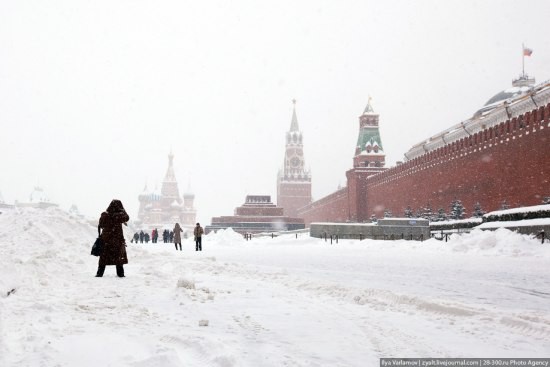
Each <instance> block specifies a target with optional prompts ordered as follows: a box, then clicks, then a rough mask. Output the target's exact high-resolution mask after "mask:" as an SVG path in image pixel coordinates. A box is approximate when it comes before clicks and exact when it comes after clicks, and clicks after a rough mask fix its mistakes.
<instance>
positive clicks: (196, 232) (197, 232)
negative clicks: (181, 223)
mask: <svg viewBox="0 0 550 367" xmlns="http://www.w3.org/2000/svg"><path fill="white" fill-rule="evenodd" d="M203 233H204V229H202V227H201V226H196V227H195V229H194V230H193V234H194V235H195V237H202V235H203Z"/></svg>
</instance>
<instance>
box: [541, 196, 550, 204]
mask: <svg viewBox="0 0 550 367" xmlns="http://www.w3.org/2000/svg"><path fill="white" fill-rule="evenodd" d="M542 203H543V204H550V196H545V197H544V198H543V199H542Z"/></svg>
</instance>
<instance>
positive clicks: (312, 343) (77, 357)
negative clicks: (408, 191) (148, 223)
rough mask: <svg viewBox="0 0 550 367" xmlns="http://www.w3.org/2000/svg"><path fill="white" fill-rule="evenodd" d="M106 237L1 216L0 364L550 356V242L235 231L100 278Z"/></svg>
mask: <svg viewBox="0 0 550 367" xmlns="http://www.w3.org/2000/svg"><path fill="white" fill-rule="evenodd" d="M96 236H97V228H96V227H94V225H93V223H88V222H86V221H84V220H82V219H79V218H78V217H76V216H71V215H70V214H68V213H66V212H64V211H62V210H61V209H58V208H49V209H32V208H26V209H17V210H13V211H10V212H6V213H3V214H2V215H1V216H0V366H7V367H11V366H34V365H44V366H83V367H86V366H90V367H91V366H98V365H112V366H129V367H130V366H131V367H136V366H159V367H160V366H163V367H176V366H182V365H186V366H205V365H209V366H210V365H211V366H222V367H233V366H283V365H289V366H310V365H318V366H325V365H340V366H365V365H378V364H379V358H381V357H403V356H430V357H459V356H460V357H486V356H488V355H489V356H491V355H493V356H494V355H497V356H499V357H521V356H523V357H531V358H533V357H545V356H546V355H547V353H548V350H550V342H549V340H550V311H549V310H548V300H549V299H550V289H549V288H548V274H547V273H548V270H547V269H548V260H549V257H550V255H549V254H550V245H541V244H540V241H538V240H535V239H533V238H531V237H529V236H524V235H519V234H516V233H513V232H510V231H507V230H497V231H494V232H483V231H473V232H471V233H470V234H465V235H460V236H459V235H453V236H452V237H451V239H450V241H449V242H447V243H446V242H442V241H437V240H435V239H430V240H428V241H424V242H418V241H403V240H399V241H373V240H365V241H357V240H340V241H339V244H335V243H333V245H330V242H325V241H324V240H322V239H316V238H311V237H309V236H307V235H305V234H299V235H298V238H296V235H294V234H290V235H282V236H279V237H275V238H270V237H263V238H253V239H252V241H245V240H244V238H243V237H242V236H241V235H240V234H238V233H235V232H234V231H233V230H224V231H218V233H216V234H209V235H207V236H204V238H203V251H202V252H195V251H194V243H193V239H192V238H190V239H187V240H185V241H183V243H182V247H183V251H176V250H175V249H174V246H173V245H172V244H163V243H158V244H151V243H149V244H130V243H128V247H127V252H128V257H129V264H128V265H126V266H125V272H126V278H118V277H117V276H116V273H115V271H114V269H113V267H108V268H107V271H106V272H105V275H104V277H103V278H95V277H94V274H95V271H96V269H97V258H96V257H93V256H90V255H89V253H90V248H91V245H92V243H93V241H94V239H95V237H96ZM12 289H14V290H15V291H14V292H10V291H11V290H12ZM8 292H10V294H9V295H8ZM488 330H489V331H490V332H488ZM113 346H116V347H113Z"/></svg>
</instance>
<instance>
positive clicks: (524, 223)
mask: <svg viewBox="0 0 550 367" xmlns="http://www.w3.org/2000/svg"><path fill="white" fill-rule="evenodd" d="M537 226H550V218H537V219H524V220H514V221H506V222H504V221H503V222H486V223H483V224H480V225H479V226H477V227H476V228H479V229H489V228H507V227H537Z"/></svg>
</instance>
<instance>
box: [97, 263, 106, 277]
mask: <svg viewBox="0 0 550 367" xmlns="http://www.w3.org/2000/svg"><path fill="white" fill-rule="evenodd" d="M103 273H105V265H98V266H97V274H96V275H95V276H96V277H98V278H101V277H102V276H103Z"/></svg>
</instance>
